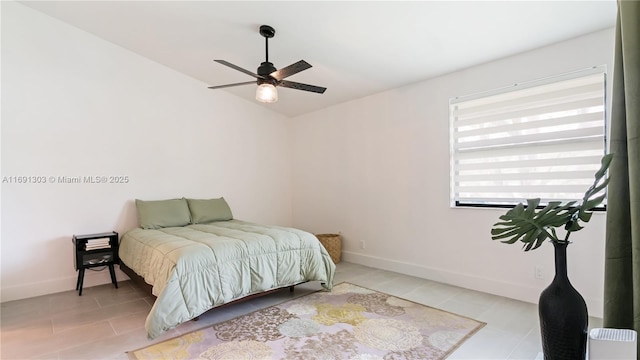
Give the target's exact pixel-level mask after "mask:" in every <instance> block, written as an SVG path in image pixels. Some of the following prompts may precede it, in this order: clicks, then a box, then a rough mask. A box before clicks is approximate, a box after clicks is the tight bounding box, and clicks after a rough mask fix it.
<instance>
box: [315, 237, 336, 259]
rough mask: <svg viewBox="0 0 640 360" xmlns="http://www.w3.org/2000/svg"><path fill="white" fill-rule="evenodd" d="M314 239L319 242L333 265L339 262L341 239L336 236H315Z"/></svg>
mask: <svg viewBox="0 0 640 360" xmlns="http://www.w3.org/2000/svg"><path fill="white" fill-rule="evenodd" d="M316 237H317V238H318V240H320V243H321V244H322V246H324V248H325V249H327V252H328V253H329V255H330V256H331V260H333V262H334V263H336V264H337V263H339V262H340V257H341V256H342V239H341V238H340V235H338V234H317V235H316Z"/></svg>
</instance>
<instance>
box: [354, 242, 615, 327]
mask: <svg viewBox="0 0 640 360" xmlns="http://www.w3.org/2000/svg"><path fill="white" fill-rule="evenodd" d="M342 260H344V261H347V262H351V263H354V264H360V265H365V266H370V267H373V268H377V269H382V270H388V271H393V272H397V273H401V274H405V275H410V276H415V277H419V278H423V279H428V280H432V281H437V282H440V283H444V284H449V285H454V286H459V287H462V288H465V289H471V290H476V291H481V292H485V293H489V294H493V295H498V296H504V297H508V298H510V299H515V300H520V301H525V302H528V303H533V304H537V303H538V298H539V297H540V292H541V291H542V290H541V289H538V288H535V287H530V286H524V285H522V284H516V283H508V282H503V281H497V280H493V279H488V278H484V277H479V276H475V275H470V274H463V273H456V272H452V271H448V270H442V269H436V268H431V267H428V266H424V265H417V264H412V263H406V262H402V261H396V260H390V259H385V258H381V257H377V256H370V255H364V254H359V253H355V252H350V251H342ZM585 302H586V303H587V308H588V309H589V316H593V317H598V318H602V315H603V310H602V309H603V308H604V303H603V301H602V299H588V298H585Z"/></svg>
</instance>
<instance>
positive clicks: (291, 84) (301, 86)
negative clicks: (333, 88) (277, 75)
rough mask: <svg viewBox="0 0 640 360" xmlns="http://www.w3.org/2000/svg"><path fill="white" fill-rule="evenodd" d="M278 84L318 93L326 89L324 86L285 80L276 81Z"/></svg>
mask: <svg viewBox="0 0 640 360" xmlns="http://www.w3.org/2000/svg"><path fill="white" fill-rule="evenodd" d="M278 86H282V87H286V88H291V89H296V90H304V91H311V92H314V93H319V94H323V93H324V91H325V90H327V88H324V87H320V86H315V85H308V84H302V83H299V82H294V81H287V80H282V81H278Z"/></svg>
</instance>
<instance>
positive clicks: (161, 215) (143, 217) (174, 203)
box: [136, 198, 191, 229]
mask: <svg viewBox="0 0 640 360" xmlns="http://www.w3.org/2000/svg"><path fill="white" fill-rule="evenodd" d="M136 208H137V209H138V223H140V227H141V228H143V229H160V228H164V227H175V226H185V225H189V224H190V223H191V213H190V212H189V206H188V205H187V201H186V200H185V199H184V198H182V199H171V200H154V201H144V200H140V199H136Z"/></svg>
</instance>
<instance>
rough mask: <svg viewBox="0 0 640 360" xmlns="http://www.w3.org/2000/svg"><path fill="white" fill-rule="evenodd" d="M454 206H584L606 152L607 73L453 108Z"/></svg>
mask: <svg viewBox="0 0 640 360" xmlns="http://www.w3.org/2000/svg"><path fill="white" fill-rule="evenodd" d="M449 117H450V123H451V203H452V206H495V207H507V206H513V205H515V204H517V203H519V202H521V201H523V200H525V199H528V198H541V203H543V204H544V203H547V202H549V201H552V200H560V201H571V200H579V199H582V196H583V195H584V192H585V191H586V190H587V188H588V187H589V186H590V185H591V184H592V183H593V180H594V178H593V175H594V173H595V172H596V171H597V170H598V169H599V168H600V159H601V157H602V156H603V155H604V152H605V151H604V149H605V133H606V131H605V68H604V66H599V67H594V68H592V69H588V70H583V71H578V72H574V73H571V74H565V75H563V76H558V77H553V78H549V79H544V80H540V81H534V82H530V83H525V84H516V85H514V86H510V87H509V88H506V89H499V90H496V91H492V92H490V93H483V94H479V95H472V96H465V97H459V98H455V99H451V101H450V103H449Z"/></svg>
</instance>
